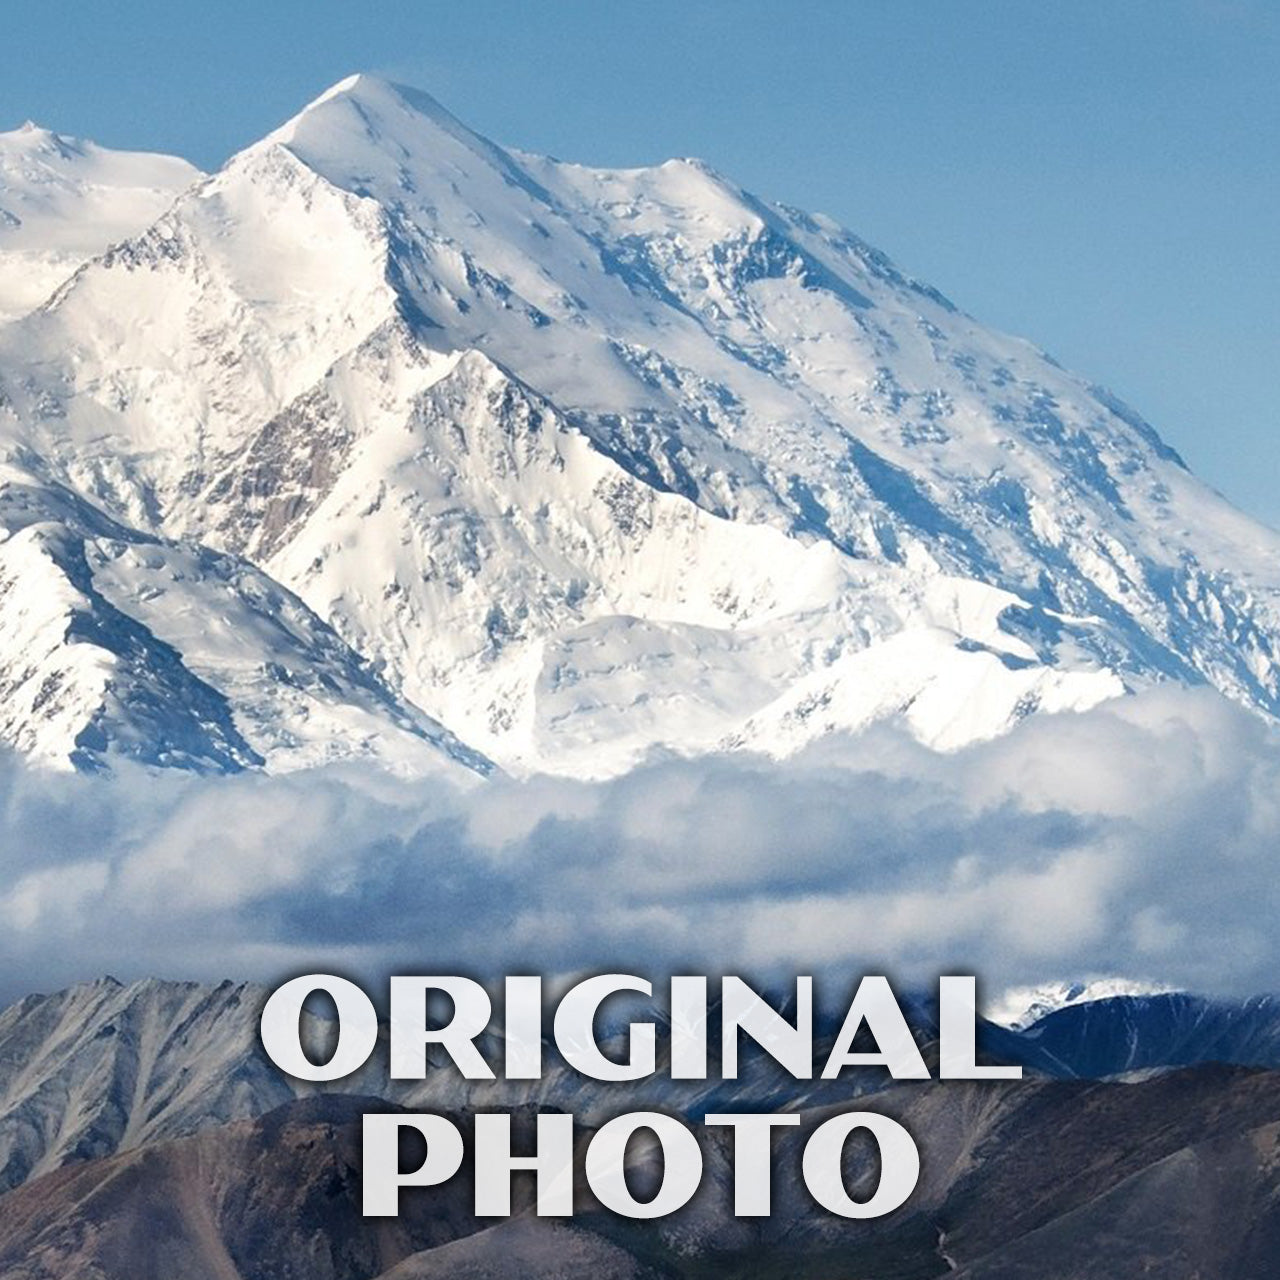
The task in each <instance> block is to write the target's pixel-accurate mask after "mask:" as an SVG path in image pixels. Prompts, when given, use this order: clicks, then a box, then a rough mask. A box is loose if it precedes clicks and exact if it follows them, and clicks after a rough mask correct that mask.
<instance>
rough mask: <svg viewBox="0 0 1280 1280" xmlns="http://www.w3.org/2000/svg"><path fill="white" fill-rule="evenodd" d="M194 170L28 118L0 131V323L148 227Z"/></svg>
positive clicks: (195, 175) (191, 178)
mask: <svg viewBox="0 0 1280 1280" xmlns="http://www.w3.org/2000/svg"><path fill="white" fill-rule="evenodd" d="M199 176H200V172H199V170H198V169H196V168H194V167H193V166H192V165H189V164H188V163H187V162H186V161H185V160H179V159H178V158H177V157H175V156H160V155H148V154H145V153H141V152H131V151H109V150H107V149H106V148H105V147H99V146H96V145H95V144H93V143H92V142H84V141H82V140H81V139H79V138H68V137H64V136H62V135H60V134H56V133H53V132H51V131H50V130H48V129H41V128H39V127H38V126H37V125H35V124H32V123H31V122H30V121H28V122H27V123H26V124H25V125H23V126H22V128H20V129H15V130H13V131H11V132H9V133H0V322H3V321H4V320H5V319H8V318H11V317H13V316H18V315H22V314H24V313H25V312H27V311H29V310H31V308H32V307H35V306H38V305H39V304H40V303H41V302H43V301H44V300H45V299H46V298H47V297H48V296H49V294H51V293H52V292H53V291H54V289H55V288H57V286H58V285H59V284H61V283H62V281H63V280H65V279H66V277H67V276H68V275H70V274H71V272H72V271H74V270H75V268H76V267H78V266H79V265H80V264H81V263H82V262H84V261H85V260H86V259H88V258H91V257H93V256H94V255H95V254H99V253H101V252H102V251H103V250H104V249H106V247H107V246H108V245H110V244H112V243H114V242H115V241H117V240H124V239H126V238H128V237H129V236H134V235H137V234H138V233H139V232H141V231H144V230H146V228H147V227H148V226H149V225H150V224H151V223H152V222H153V221H154V220H155V219H156V218H157V217H159V215H160V214H161V213H163V212H164V210H165V209H166V208H167V207H168V206H169V205H170V204H172V203H173V200H174V198H175V197H176V196H177V194H178V192H180V191H181V190H182V189H183V188H184V187H187V186H190V184H191V183H192V182H194V181H195V180H196V179H197V178H198V177H199Z"/></svg>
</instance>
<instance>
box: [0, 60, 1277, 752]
mask: <svg viewBox="0 0 1280 1280" xmlns="http://www.w3.org/2000/svg"><path fill="white" fill-rule="evenodd" d="M0 430H3V431H4V432H5V433H7V434H8V435H9V436H10V437H11V438H12V439H15V440H16V441H19V442H21V443H22V444H23V445H24V446H25V447H28V448H31V449H33V450H35V451H36V452H38V453H39V454H40V455H41V456H42V457H44V458H45V459H47V460H48V463H49V465H50V466H51V467H52V468H54V471H55V474H56V475H57V477H58V478H59V479H60V480H61V481H62V482H63V483H65V484H66V485H68V486H70V487H72V488H75V489H78V490H79V491H81V492H83V493H85V494H90V495H92V497H93V500H94V501H95V502H97V503H100V504H102V505H104V506H105V507H106V508H107V509H108V510H109V511H110V512H111V514H112V516H113V517H114V518H116V519H118V520H120V521H123V522H125V523H127V524H129V525H130V526H132V527H134V528H137V529H141V530H145V531H147V532H149V533H151V534H156V535H163V536H166V537H181V538H191V539H196V540H198V541H200V542H201V543H204V544H206V545H209V546H212V547H216V548H221V549H225V550H229V551H232V552H235V553H237V554H241V555H244V556H247V557H248V558H249V559H250V560H252V561H253V562H254V563H256V564H257V565H258V566H260V567H261V568H262V569H263V570H265V571H266V572H267V573H269V574H270V575H271V576H272V577H273V578H275V579H276V580H277V581H278V582H279V583H281V584H282V585H283V586H284V587H287V588H288V589H289V590H291V591H293V592H296V593H297V595H298V596H300V597H301V599H302V600H303V601H305V602H306V604H307V605H308V606H309V607H310V608H311V609H312V610H314V611H315V612H316V614H318V615H319V616H320V617H321V618H323V619H324V620H325V621H326V622H328V623H329V624H331V625H332V626H333V627H334V628H335V629H336V631H337V632H338V633H339V634H340V635H341V636H342V638H343V639H344V640H345V641H346V642H347V643H348V644H349V645H350V646H351V647H352V648H353V649H354V650H355V651H356V652H358V653H361V654H363V655H364V656H366V657H367V658H369V659H371V660H373V661H375V662H376V663H377V665H378V667H379V669H380V670H381V671H382V672H383V673H384V674H385V678H386V679H387V681H388V682H389V684H390V686H391V688H392V689H393V690H394V691H395V693H396V694H397V696H400V697H401V698H403V699H404V700H405V701H407V702H408V703H411V704H413V705H414V706H417V707H419V708H421V709H422V710H423V711H425V712H426V713H428V714H429V715H431V716H434V717H436V718H437V719H439V720H441V721H443V723H445V724H446V725H448V727H449V728H450V729H451V730H453V731H454V732H455V733H457V734H458V736H459V737H460V738H461V739H462V740H464V741H466V742H468V743H471V744H472V745H474V746H475V747H477V748H479V749H480V750H482V751H484V752H485V753H486V754H487V755H488V756H490V757H491V758H493V759H494V760H496V761H497V762H498V763H500V764H502V765H504V766H506V767H508V768H512V769H517V770H526V771H527V770H534V769H540V770H550V771H559V772H564V773H571V774H607V773H614V772H617V771H619V770H621V769H624V768H626V767H628V766H629V765H630V764H632V763H633V762H634V761H635V760H637V759H638V758H640V757H641V756H643V755H644V754H645V753H646V752H648V751H650V750H652V749H654V748H655V747H660V748H668V749H674V750H677V751H686V752H688V751H704V750H709V749H714V748H717V747H725V746H728V747H746V748H752V749H761V750H766V751H770V752H773V753H775V754H785V753H787V752H790V751H793V750H796V749H799V748H800V747H802V746H803V745H805V744H806V743H807V742H809V741H812V740H813V739H814V738H815V737H818V736H821V735H822V734H825V733H830V732H839V731H848V730H857V729H860V728H862V727H864V726H865V725H867V724H870V723H872V722H874V721H876V720H880V719H899V720H901V721H902V722H904V723H905V724H906V725H907V726H908V727H909V728H910V729H911V731H912V732H913V733H915V734H916V735H917V736H918V737H919V738H920V739H921V740H923V741H925V742H927V743H930V744H931V745H934V746H937V747H940V748H944V749H945V748H953V747H958V746H962V745H964V744H965V743H967V742H970V741H973V740H975V739H981V738H984V737H989V736H991V735H993V734H996V733H999V732H1002V731H1003V730H1004V729H1006V728H1008V727H1009V726H1010V725H1012V724H1013V723H1015V722H1016V721H1017V720H1018V719H1019V718H1021V717H1022V716H1024V715H1027V714H1030V713H1032V712H1035V711H1060V710H1071V709H1081V708H1086V707H1089V706H1091V705H1093V704H1095V703H1097V702H1098V701H1100V700H1102V699H1104V698H1107V697H1111V696H1115V695H1117V694H1119V693H1121V692H1123V691H1124V690H1126V689H1135V688H1140V687H1142V686H1144V685H1146V684H1149V683H1152V682H1156V681H1161V680H1177V681H1180V682H1184V683H1190V684H1200V683H1209V684H1212V685H1214V686H1216V687H1217V688H1219V689H1220V690H1221V691H1222V692H1223V693H1225V694H1226V695H1228V696H1230V697H1232V698H1235V699H1237V700H1238V701H1241V702H1243V703H1245V704H1247V705H1249V706H1252V707H1254V708H1256V709H1257V710H1259V711H1261V712H1262V713H1264V714H1266V715H1268V716H1275V715H1276V714H1277V712H1280V675H1278V669H1277V648H1276V646H1277V638H1278V637H1280V597H1278V594H1277V593H1278V591H1280V537H1278V536H1277V535H1275V534H1273V533H1271V532H1270V531H1269V530H1266V529H1264V528H1262V527H1261V526H1258V525H1256V524H1255V523H1253V522H1252V521H1250V520H1248V519H1246V518H1245V517H1244V516H1242V515H1240V514H1239V513H1237V512H1235V511H1234V510H1233V509H1232V508H1230V506H1229V505H1228V504H1226V503H1225V502H1224V501H1223V500H1222V499H1221V498H1220V497H1219V496H1218V495H1216V494H1214V493H1213V492H1212V491H1210V490H1209V489H1207V488H1206V487H1205V486H1203V485H1201V484H1200V483H1199V482H1197V481H1196V480H1195V479H1194V478H1193V477H1192V476H1190V475H1189V474H1188V473H1187V471H1186V469H1185V468H1184V467H1183V465H1182V464H1181V462H1180V460H1179V459H1178V458H1177V456H1176V455H1175V454H1174V453H1173V452H1172V451H1171V450H1169V449H1168V448H1167V447H1166V446H1165V445H1163V444H1162V443H1161V442H1160V440H1159V438H1158V437H1157V436H1156V435H1155V433H1154V432H1153V431H1152V430H1151V428H1150V427H1148V426H1147V425H1146V424H1145V423H1144V422H1142V420H1141V419H1140V418H1138V417H1137V415H1135V414H1134V413H1133V412H1132V411H1130V410H1129V409H1127V408H1126V407H1125V406H1123V405H1122V404H1120V403H1119V402H1117V401H1116V400H1114V399H1113V398H1112V397H1110V396H1109V395H1108V394H1106V393H1105V392H1103V391H1100V390H1099V389H1097V388H1094V387H1091V386H1090V385H1089V384H1088V383H1086V382H1085V381H1083V380H1082V379H1080V378H1078V377H1076V376H1074V375H1072V374H1069V373H1067V372H1065V371H1064V370H1062V369H1060V368H1059V367H1058V366H1057V365H1056V364H1055V363H1054V362H1053V361H1051V360H1050V359H1049V358H1048V357H1046V356H1044V355H1043V354H1042V353H1040V352H1038V351H1036V350H1035V349H1034V348H1033V347H1031V346H1029V345H1028V344H1026V343H1024V342H1021V341H1019V340H1016V339H1010V338H1006V337H1003V336H1001V335H998V334H994V333H992V332H990V331H989V330H986V329H984V328H982V327H981V326H980V325H979V324H977V322H975V321H974V320H972V319H971V318H969V317H968V316H966V315H964V314H963V313H962V312H960V311H958V310H957V309H956V308H955V307H954V306H953V305H952V304H951V303H950V302H949V301H948V300H947V299H945V298H944V297H942V296H941V295H940V294H938V293H937V292H936V291H934V290H932V289H930V288H928V287H926V286H923V285H921V284H919V283H918V282H916V281H913V280H911V279H909V278H907V277H905V276H904V275H903V274H902V273H900V272H899V271H898V270H897V269H896V268H895V267H893V265H892V264H891V263H889V262H888V261H887V259H885V258H884V257H883V256H882V255H880V254H879V253H877V252H876V251H875V250H873V249H871V248H870V247H869V246H867V245H865V244H864V243H862V242H861V241H859V240H858V239H857V238H856V237H855V236H853V235H851V234H850V233H848V232H846V231H844V230H843V229H841V228H839V227H838V226H836V225H835V224H834V223H832V222H830V221H829V220H827V219H824V218H820V217H811V216H809V215H805V214H803V213H800V212H798V211H796V210H792V209H789V208H785V207H783V206H776V205H768V204H766V203H764V202H762V201H760V200H759V199H757V198H756V197H754V196H752V195H750V194H749V193H747V192H744V191H743V190H741V189H740V188H739V187H737V186H735V185H734V184H733V183H731V182H729V181H728V180H726V179H724V178H722V177H721V176H719V175H717V174H715V173H714V172H713V171H711V170H710V169H708V168H707V167H706V166H705V165H703V164H701V163H699V162H696V161H672V162H668V163H667V164H664V165H660V166H657V167H655V168H651V169H637V170H616V171H604V170H591V169H585V168H582V167H580V166H575V165H569V164H564V163H561V162H559V161H554V160H550V159H545V158H540V157H536V156H530V155H525V154H523V153H519V152H514V151H509V150H504V149H502V148H500V147H497V146H495V145H494V144H492V143H490V142H488V141H487V140H485V139H483V138H481V137H479V136H478V135H476V134H474V133H472V132H471V131H470V130H468V129H467V128H466V127H465V126H464V125H462V124H461V123H460V122H458V121H457V120H456V119H454V118H453V117H452V116H450V115H449V114H448V112H446V111H445V110H444V109H443V108H442V107H440V106H439V105H438V104H437V103H435V102H434V101H433V100H431V99H430V98H428V97H427V96H426V95H424V94H421V93H419V92H417V91H415V90H411V89H404V88H401V87H397V86H393V85H389V84H386V83H384V82H381V81H378V80H376V79H372V78H370V77H364V76H357V77H353V78H351V79H350V80H347V81H344V82H342V83H341V84H339V85H337V86H335V87H334V88H333V89H331V90H330V91H329V92H328V93H326V94H324V95H322V96H321V98H319V99H317V100H316V102H314V103H312V104H311V105H310V106H309V107H308V108H307V109H306V110H304V111H303V112H302V113H301V114H300V115H299V116H297V117H296V118H295V119H294V120H292V121H290V122H289V123H288V124H286V125H285V126H283V127H282V128H281V129H279V130H277V131H276V132H274V133H272V134H270V135H268V137H266V138H265V139H263V140H262V141H261V142H260V143H257V144H255V145H254V146H252V147H250V148H248V149H247V150H246V151H244V152H242V153H241V154H239V155H237V156H235V157H233V158H232V160H230V161H229V162H228V164H227V165H226V166H225V167H224V168H223V169H222V170H221V171H220V172H218V173H217V174H215V175H213V176H211V177H209V178H207V179H205V180H204V181H202V182H200V183H198V184H197V185H195V186H193V187H191V188H190V189H189V190H187V191H186V193H185V194H183V195H182V196H181V197H180V198H179V199H178V200H177V202H176V203H175V204H174V205H173V207H172V208H171V209H170V210H168V211H167V212H166V213H165V214H164V215H163V216H162V217H161V218H159V219H158V220H157V221H156V222H155V223H154V224H153V225H152V226H151V227H150V228H149V229H148V230H146V231H145V232H144V233H143V234H141V235H140V236H137V237H135V238H133V239H131V240H129V241H127V242H125V243H123V244H121V245H119V246H117V247H115V248H113V249H111V250H109V251H108V252H106V253H105V254H103V255H102V256H100V257H99V258H97V259H96V260H94V261H92V262H89V263H87V264H86V265H85V266H83V267H82V268H80V269H79V270H78V271H77V272H76V273H75V274H74V275H73V276H72V277H71V278H70V279H68V280H67V281H66V283H65V284H64V285H63V287H62V288H61V289H60V290H59V291H58V292H57V293H56V294H55V295H54V296H53V297H52V298H51V299H50V301H49V302H48V303H47V304H46V305H45V306H43V307H41V308H40V309H39V310H38V311H37V312H35V313H33V314H32V315H30V316H28V317H26V318H24V319H23V320H22V321H20V322H19V323H16V324H13V325H10V326H9V327H8V329H7V330H0Z"/></svg>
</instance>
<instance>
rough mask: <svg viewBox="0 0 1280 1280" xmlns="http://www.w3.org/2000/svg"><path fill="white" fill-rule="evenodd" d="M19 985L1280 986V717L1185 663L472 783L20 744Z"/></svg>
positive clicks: (10, 962)
mask: <svg viewBox="0 0 1280 1280" xmlns="http://www.w3.org/2000/svg"><path fill="white" fill-rule="evenodd" d="M0 846H2V848H3V851H4V857H3V864H2V866H0V960H3V963H4V966H5V975H6V976H5V979H4V985H5V987H6V989H5V990H3V991H0V996H4V997H10V996H13V995H16V994H19V993H21V992H22V991H25V990H30V989H49V988H50V987H53V986H57V985H62V984H64V983H66V982H70V981H75V980H78V979H81V978H86V977H92V976H98V975H100V974H102V973H104V972H113V973H115V974H117V976H120V977H122V978H128V977H136V976H141V975H143V974H157V975H162V976H191V977H202V978H208V977H223V976H233V977H244V978H255V979H260V980H262V981H266V982H274V981H277V980H279V979H280V978H282V977H284V976H286V975H288V974H291V973H295V972H299V971H302V970H310V969H324V970H330V971H334V970H336V971H340V972H351V973H355V974H357V975H359V976H361V977H362V978H365V979H366V980H369V981H376V980H377V979H378V978H379V976H380V975H383V974H385V973H387V972H423V973H426V972H480V973H502V972H507V973H515V972H542V973H551V972H563V971H568V970H575V969H580V968H599V967H602V966H619V967H622V968H624V969H626V970H628V971H637V972H646V971H647V972H651V973H653V974H662V973H669V972H673V971H678V970H682V969H683V970H685V971H701V972H713V973H714V972H722V971H731V970H732V971H739V972H744V973H750V974H754V975H759V976H760V977H762V978H767V977H770V976H782V975H785V974H792V973H795V972H797V971H812V972H818V973H825V974H837V973H839V974H849V975H854V974H857V973H862V972H889V973H891V974H894V975H895V976H897V977H898V978H899V979H900V980H904V981H911V982H914V981H927V980H929V979H930V978H932V977H933V976H935V975H937V974H938V973H939V972H976V973H978V974H979V975H981V976H982V977H983V979H984V981H985V982H986V983H987V984H988V986H989V987H990V986H991V985H992V984H994V985H995V986H996V987H1004V986H1008V985H1012V984H1018V983H1033V982H1039V981H1045V980H1049V979H1056V978H1077V977H1085V976H1089V975H1093V974H1108V975H1111V974H1119V975H1125V976H1129V977H1133V978H1137V979H1151V980H1154V981H1159V982H1163V983H1168V984H1173V985H1179V986H1185V987H1190V988H1194V989H1197V990H1202V991H1208V992H1233V993H1237V994H1242V993H1246V992H1253V991H1260V990H1267V989H1273V988H1275V987H1276V986H1277V985H1280V980H1278V979H1277V976H1276V975H1277V974H1280V928H1277V927H1276V925H1275V923H1274V922H1275V920H1276V919H1277V918H1278V911H1277V908H1280V889H1278V888H1277V884H1276V875H1275V862H1276V855H1277V851H1278V850H1280V743H1277V740H1276V738H1275V737H1274V735H1272V734H1271V733H1270V732H1269V731H1268V730H1267V728H1266V727H1265V726H1264V725H1263V724H1262V723H1261V722H1260V721H1259V720H1257V719H1256V718H1255V717H1253V716H1251V715H1249V714H1248V713H1246V712H1244V711H1242V710H1239V709H1237V708H1235V707H1232V706H1230V705H1229V704H1227V703H1226V702H1224V701H1223V700H1222V699H1220V698H1219V697H1217V696H1216V695H1213V694H1210V693H1201V692H1186V691H1179V690H1172V689H1170V690H1161V691H1156V692H1153V693H1149V694H1145V695H1143V696H1141V697H1138V698H1132V699H1124V700H1120V701H1117V702H1113V703H1110V704H1106V705H1104V706H1102V707H1100V708H1097V709H1095V710H1094V711H1092V712H1090V713H1088V714H1085V715H1068V716H1054V717H1038V718H1033V719H1031V720H1029V721H1027V722H1026V723H1024V724H1023V725H1022V726H1021V727H1020V728H1019V729H1018V730H1017V731H1016V732H1014V733H1013V734H1011V735H1009V736H1008V737H1006V738H1004V739H1001V740H999V741H996V742H992V743H988V744H985V745H983V746H980V747H976V748H972V749H970V750H967V751H964V752H961V753H958V754H955V755H945V756H944V755H937V754H935V753H932V752H929V751H926V750H924V749H923V748H921V747H919V746H918V745H917V744H915V743H913V742H911V741H910V740H909V739H908V738H906V737H904V736H902V735H900V734H897V733H895V732H891V731H877V732H874V733H871V734H868V735H865V736H863V737H861V738H858V739H854V740H842V741H830V742H827V743H824V744H822V745H821V746H819V747H816V748H814V749H812V750H810V751H809V752H807V753H806V754H804V755H803V756H800V757H798V758H795V759H792V760H789V761H786V762H783V763H777V762H772V761H768V760H763V759H760V758H756V757H745V756H720V757H713V758H707V759H702V760H698V761H693V762H690V761H683V760H662V761H657V762H654V763H651V764H648V765H646V766H645V767H643V768H640V769H637V770H636V771H634V772H633V773H631V774H628V775H627V776H625V777H622V778H618V779H615V780H613V781H610V782H604V783H580V782H571V781H564V780H556V779H548V778H536V779H531V780H527V781H523V782H516V781H510V780H501V781H497V782H493V783H490V784H486V785H485V786H482V787H480V788H477V789H473V790H470V791H466V792H459V791H453V790H451V789H448V788H446V787H443V786H442V785H440V784H431V785H427V784H411V783H406V782H400V781H396V780H392V779H389V778H387V777H386V776H383V775H379V774H375V773H372V772H366V771H362V770H353V769H349V768H347V769H327V770H322V771H315V772H312V773H307V774H295V775H291V776H287V777H280V778H267V777H262V776H254V775H242V776H239V777H234V778H214V779H195V778H180V777H174V776H165V775H159V776H157V775H154V774H144V773H141V772H136V773H135V772H132V771H124V772H122V773H120V774H118V775H117V776H116V777H114V778H86V777H75V776H62V775H49V774H44V773H37V772H34V771H32V770H30V769H28V768H26V767H24V766H22V765H20V764H19V763H17V762H16V761H12V760H11V761H9V762H7V763H5V764H3V765H2V766H0Z"/></svg>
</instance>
